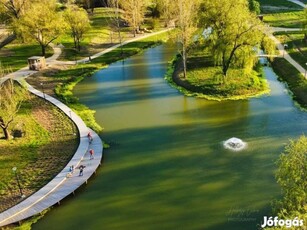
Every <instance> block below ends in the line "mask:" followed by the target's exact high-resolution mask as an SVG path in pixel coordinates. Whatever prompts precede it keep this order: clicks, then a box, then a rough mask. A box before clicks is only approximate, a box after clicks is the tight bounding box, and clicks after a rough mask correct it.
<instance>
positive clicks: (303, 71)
mask: <svg viewBox="0 0 307 230" xmlns="http://www.w3.org/2000/svg"><path fill="white" fill-rule="evenodd" d="M298 30H300V29H299V28H292V30H291V31H298ZM272 31H273V32H277V31H290V29H289V28H280V27H276V28H274V27H272V28H271V31H267V32H266V33H267V35H268V36H269V37H270V38H271V39H272V40H273V41H274V42H275V44H276V46H277V48H278V50H279V55H280V56H283V57H284V58H285V59H286V60H287V61H288V62H289V63H290V64H291V65H293V66H294V67H295V68H296V69H297V70H298V71H299V72H300V73H301V74H302V75H303V76H304V77H305V79H307V75H306V70H307V65H306V66H304V67H303V66H301V65H300V64H299V63H297V62H296V61H295V60H294V59H293V58H292V57H291V56H290V55H289V53H288V52H287V50H286V49H285V47H284V45H283V44H281V42H280V41H279V40H278V39H277V38H276V37H275V36H274V35H273V34H272ZM305 68H306V69H305Z"/></svg>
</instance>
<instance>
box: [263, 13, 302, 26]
mask: <svg viewBox="0 0 307 230" xmlns="http://www.w3.org/2000/svg"><path fill="white" fill-rule="evenodd" d="M303 18H304V17H303V11H302V10H301V11H293V12H285V13H275V14H266V15H264V18H263V21H264V22H265V23H268V24H269V25H271V26H274V27H289V28H301V27H302V22H303Z"/></svg>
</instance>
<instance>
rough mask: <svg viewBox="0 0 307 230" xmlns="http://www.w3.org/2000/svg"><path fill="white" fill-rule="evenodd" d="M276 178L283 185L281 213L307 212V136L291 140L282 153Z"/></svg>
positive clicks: (289, 214) (286, 214)
mask: <svg viewBox="0 0 307 230" xmlns="http://www.w3.org/2000/svg"><path fill="white" fill-rule="evenodd" d="M277 165H278V169H277V172H276V179H277V182H278V184H279V185H280V186H281V189H282V193H283V200H282V201H281V207H280V214H282V215H283V216H291V213H293V212H298V213H302V214H303V213H305V214H306V209H307V193H306V191H307V180H306V178H307V137H306V136H301V137H300V138H299V139H298V140H297V141H291V142H290V144H289V145H288V146H287V147H286V148H285V151H284V153H282V154H281V156H280V158H279V160H278V162H277Z"/></svg>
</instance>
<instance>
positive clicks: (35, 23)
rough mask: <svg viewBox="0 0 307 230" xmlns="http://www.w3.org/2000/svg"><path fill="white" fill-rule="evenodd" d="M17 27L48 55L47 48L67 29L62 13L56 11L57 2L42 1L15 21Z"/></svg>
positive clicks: (33, 4) (51, 0)
mask: <svg viewBox="0 0 307 230" xmlns="http://www.w3.org/2000/svg"><path fill="white" fill-rule="evenodd" d="M15 26H16V27H17V28H18V30H19V31H20V33H21V34H22V35H23V36H24V37H26V38H32V39H34V40H35V41H36V42H37V43H38V44H39V45H40V46H41V49H42V55H43V56H45V54H46V47H47V46H48V45H49V44H50V43H51V42H52V41H54V40H55V39H56V38H57V37H58V36H59V35H60V34H61V33H62V32H63V30H64V29H65V23H64V20H63V17H62V14H61V13H60V12H57V10H56V1H55V0H41V1H39V2H34V3H31V5H30V7H29V8H28V9H27V13H26V14H25V15H23V16H21V17H20V19H19V20H18V21H15Z"/></svg>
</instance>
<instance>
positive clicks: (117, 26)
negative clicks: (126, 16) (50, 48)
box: [108, 0, 123, 56]
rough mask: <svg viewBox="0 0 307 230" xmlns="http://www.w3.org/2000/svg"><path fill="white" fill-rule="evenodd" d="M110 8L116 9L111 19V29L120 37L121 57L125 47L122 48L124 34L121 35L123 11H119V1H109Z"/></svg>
mask: <svg viewBox="0 0 307 230" xmlns="http://www.w3.org/2000/svg"><path fill="white" fill-rule="evenodd" d="M108 7H110V8H112V9H114V15H112V17H111V21H110V24H109V25H110V28H111V30H115V31H116V32H117V35H118V40H119V44H120V49H121V56H122V55H123V47H122V34H121V21H122V19H121V16H120V15H121V14H122V12H121V10H120V9H119V0H109V1H108Z"/></svg>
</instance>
